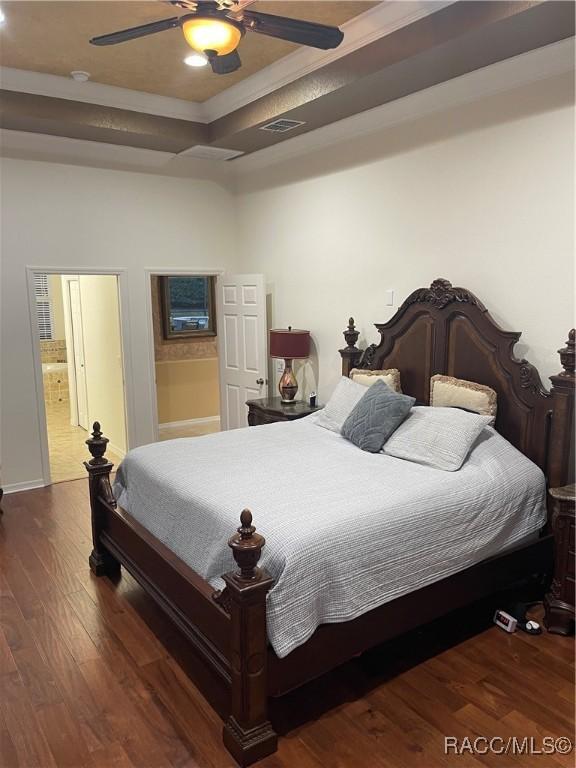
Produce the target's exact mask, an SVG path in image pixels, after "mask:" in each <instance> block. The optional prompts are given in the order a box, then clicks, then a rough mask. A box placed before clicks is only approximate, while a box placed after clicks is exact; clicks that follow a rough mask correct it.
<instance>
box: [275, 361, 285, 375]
mask: <svg viewBox="0 0 576 768" xmlns="http://www.w3.org/2000/svg"><path fill="white" fill-rule="evenodd" d="M276 373H277V374H278V375H279V376H282V374H283V373H284V360H280V359H277V360H276Z"/></svg>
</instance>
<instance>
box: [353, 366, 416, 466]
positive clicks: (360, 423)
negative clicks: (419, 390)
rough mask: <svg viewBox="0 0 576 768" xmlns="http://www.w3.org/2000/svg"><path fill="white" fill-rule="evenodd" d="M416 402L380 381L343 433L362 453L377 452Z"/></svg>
mask: <svg viewBox="0 0 576 768" xmlns="http://www.w3.org/2000/svg"><path fill="white" fill-rule="evenodd" d="M415 402H416V400H415V399H414V398H413V397H408V395H401V394H399V393H398V392H394V391H393V390H391V389H390V387H388V386H386V384H384V382H383V381H377V382H376V383H375V384H373V385H372V386H371V387H369V388H368V390H367V392H366V394H365V395H364V396H363V397H362V399H361V400H359V401H358V403H357V404H356V405H355V406H354V408H353V409H352V411H351V412H350V415H349V416H348V418H347V419H346V421H345V422H344V424H343V425H342V431H341V434H342V436H343V437H345V438H346V439H347V440H350V442H352V443H354V445H357V446H358V447H359V448H362V450H363V451H370V453H378V451H380V450H381V448H382V446H383V445H384V443H385V442H386V440H388V438H389V437H390V435H391V434H392V433H393V432H394V430H395V429H396V428H397V427H399V426H400V424H402V422H403V421H404V419H405V418H406V416H407V415H408V412H409V411H410V409H411V408H412V406H413V405H414V403H415Z"/></svg>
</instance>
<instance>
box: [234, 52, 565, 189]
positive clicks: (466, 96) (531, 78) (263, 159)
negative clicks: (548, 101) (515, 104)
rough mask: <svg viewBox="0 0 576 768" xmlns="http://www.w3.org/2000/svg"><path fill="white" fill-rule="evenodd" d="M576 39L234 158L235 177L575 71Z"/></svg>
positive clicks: (470, 73)
mask: <svg viewBox="0 0 576 768" xmlns="http://www.w3.org/2000/svg"><path fill="white" fill-rule="evenodd" d="M574 58H575V39H574V38H573V37H572V38H567V39H566V40H562V41H560V42H558V43H552V44H551V45H546V46H543V47H542V48H537V49H536V50H533V51H528V52H527V53H523V54H520V55H519V56H514V57H512V58H510V59H505V60H504V61H500V62H498V63H496V64H491V65H489V66H487V67H483V68H482V69H477V70H475V71H473V72H469V73H467V74H465V75H461V76H459V77H455V78H453V79H451V80H448V81H446V82H443V83H439V84H438V85H434V86H432V87H430V88H426V89H424V90H421V91H418V92H416V93H413V94H410V95H408V96H404V97H403V98H400V99H396V100H395V101H391V102H389V103H387V104H383V105H381V106H379V107H375V108H374V109H369V110H366V111H364V112H360V113H359V114H356V115H353V116H352V117H347V118H345V119H344V120H339V121H337V122H334V123H331V124H329V125H326V126H323V127H322V128H318V129H317V130H315V131H310V132H309V133H306V134H304V135H302V136H294V137H293V138H291V139H287V140H286V141H284V142H282V143H280V144H276V145H274V146H272V147H268V148H266V149H261V150H259V151H257V152H254V153H252V154H249V155H245V156H244V157H239V158H237V159H236V160H233V161H232V162H231V165H232V167H233V169H234V171H235V178H236V180H237V181H239V180H241V179H242V178H243V177H244V176H246V175H250V174H252V173H254V172H258V171H261V170H265V169H267V168H271V167H274V166H275V165H277V164H279V163H282V162H285V161H287V160H291V159H293V158H297V157H301V156H304V155H306V154H308V153H313V152H315V151H318V150H321V149H325V148H327V147H330V146H332V145H336V144H339V143H341V142H343V141H346V140H348V139H351V138H353V139H360V138H361V137H362V136H367V135H369V134H373V133H377V132H378V131H381V130H385V129H387V128H391V127H393V126H395V125H398V124H400V123H404V122H409V121H414V120H418V119H420V118H423V117H426V116H427V115H432V114H434V113H436V112H442V111H445V110H448V109H450V108H452V107H456V106H458V105H463V104H468V103H473V102H476V101H480V100H482V99H485V98H487V97H490V96H494V95H497V94H499V93H503V92H507V91H512V90H514V89H516V88H520V87H522V86H527V85H530V84H531V83H537V82H540V81H543V80H549V79H551V78H555V77H559V76H562V75H566V74H572V75H573V73H574Z"/></svg>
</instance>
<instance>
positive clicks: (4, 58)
mask: <svg viewBox="0 0 576 768" xmlns="http://www.w3.org/2000/svg"><path fill="white" fill-rule="evenodd" d="M375 5H378V3H374V2H342V1H341V0H338V1H337V2H331V1H330V0H322V1H321V2H256V3H254V4H253V5H252V6H251V7H252V8H253V9H255V10H260V11H263V12H266V13H275V14H278V15H284V16H291V17H293V18H302V19H307V20H310V21H317V22H321V23H324V24H333V25H336V26H338V25H340V24H343V23H344V22H345V21H348V20H349V19H351V18H353V17H354V16H358V15H359V14H361V13H363V12H364V11H367V10H368V9H370V8H372V7H374V6H375ZM2 9H3V11H4V13H5V15H6V23H5V24H4V26H3V27H2V30H1V31H0V64H1V65H2V66H5V67H14V68H16V69H25V70H32V71H35V72H45V73H49V74H53V75H63V76H68V75H69V74H70V72H71V71H72V70H85V71H87V72H89V73H90V75H91V78H90V79H91V80H92V81H93V82H98V83H105V84H108V85H116V86H120V87H122V88H130V89H133V90H137V91H145V92H148V93H155V94H160V95H162V96H173V97H176V98H180V99H187V100H189V101H205V100H206V99H209V98H210V97H211V96H214V95H216V94H217V93H220V92H221V91H224V90H226V89H227V88H229V87H230V86H231V85H234V84H235V83H237V82H239V81H240V80H243V79H244V78H246V77H249V76H250V75H252V74H254V73H255V72H257V71H259V70H261V69H263V68H264V67H266V66H268V65H269V64H271V63H272V62H274V61H277V60H278V59H280V58H282V57H283V56H286V55H287V54H289V53H291V52H292V51H294V50H296V49H297V48H299V47H300V46H297V45H294V44H292V43H286V42H284V41H282V40H275V39H273V38H268V37H264V36H263V35H255V34H247V35H246V36H245V37H244V39H243V40H242V42H241V44H240V48H239V52H240V55H241V57H242V68H241V69H240V70H238V71H237V72H234V73H232V74H230V75H225V76H217V75H214V74H213V73H212V72H211V71H210V68H209V67H205V68H203V69H193V68H191V67H187V66H186V65H185V64H183V59H184V57H185V56H186V55H187V54H188V53H190V48H189V47H188V46H187V45H186V43H185V41H184V38H183V36H182V33H181V32H180V30H178V29H174V30H170V31H167V32H163V33H161V34H158V35H153V36H151V37H145V38H142V39H139V40H133V41H130V42H128V43H124V44H121V45H116V46H110V47H106V48H97V47H96V46H92V45H90V44H89V42H88V40H89V38H91V37H94V36H95V35H100V34H104V33H107V32H113V31H115V30H118V29H124V28H126V27H133V26H136V25H138V24H144V23H146V22H149V21H154V20H157V19H163V18H168V17H170V16H174V15H179V14H181V13H182V14H183V13H184V11H180V9H178V8H173V7H172V6H170V5H169V4H168V3H163V2H138V1H136V2H108V1H107V0H99V1H98V2H20V1H17V2H3V3H2Z"/></svg>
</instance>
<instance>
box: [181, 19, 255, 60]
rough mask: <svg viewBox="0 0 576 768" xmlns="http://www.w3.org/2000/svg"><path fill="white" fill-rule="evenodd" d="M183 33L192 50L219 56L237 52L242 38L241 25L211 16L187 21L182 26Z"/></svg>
mask: <svg viewBox="0 0 576 768" xmlns="http://www.w3.org/2000/svg"><path fill="white" fill-rule="evenodd" d="M182 32H183V33H184V37H185V38H186V42H187V43H188V45H189V46H190V48H193V49H194V50H195V51H198V52H199V53H204V51H216V53H217V54H218V56H226V54H228V53H232V51H235V50H236V48H237V47H238V43H239V42H240V38H241V37H242V28H241V27H240V25H238V24H235V23H234V22H233V21H229V20H227V19H217V18H213V17H211V16H194V17H193V18H191V19H187V20H186V21H185V22H184V23H183V24H182Z"/></svg>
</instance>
